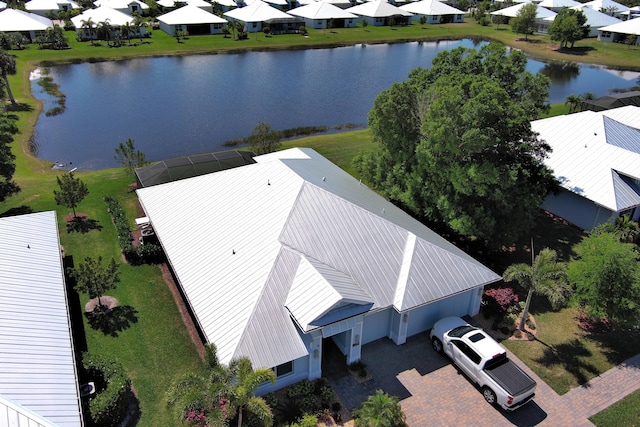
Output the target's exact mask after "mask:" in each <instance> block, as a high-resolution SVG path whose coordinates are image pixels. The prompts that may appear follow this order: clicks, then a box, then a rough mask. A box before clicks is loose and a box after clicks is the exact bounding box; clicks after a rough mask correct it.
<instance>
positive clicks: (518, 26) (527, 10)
mask: <svg viewBox="0 0 640 427" xmlns="http://www.w3.org/2000/svg"><path fill="white" fill-rule="evenodd" d="M537 13H538V5H537V4H535V3H527V4H525V5H524V6H522V7H521V8H520V10H519V11H518V13H517V14H516V16H515V18H513V19H512V20H511V29H512V30H513V31H515V32H516V33H517V34H524V39H525V40H528V36H529V34H533V32H534V31H535V29H536V14H537Z"/></svg>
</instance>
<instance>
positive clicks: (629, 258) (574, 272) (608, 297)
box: [567, 232, 640, 324]
mask: <svg viewBox="0 0 640 427" xmlns="http://www.w3.org/2000/svg"><path fill="white" fill-rule="evenodd" d="M636 248H637V247H636V246H635V245H634V244H633V243H624V242H621V241H620V237H619V236H618V235H616V234H614V233H606V232H605V233H592V234H590V235H589V236H587V237H585V238H584V239H583V240H582V241H581V242H580V243H578V244H577V245H575V246H574V247H573V250H574V252H575V253H576V259H574V260H572V261H571V262H570V263H569V269H568V272H567V273H568V276H569V280H570V282H571V284H572V285H573V286H574V287H575V297H576V299H577V301H578V303H579V304H580V305H581V306H582V307H583V308H584V309H585V310H586V312H587V313H588V314H589V315H590V316H593V317H601V318H607V319H609V320H612V321H614V322H619V323H632V324H637V323H636V322H637V321H638V319H639V318H640V264H639V263H638V253H637V252H636Z"/></svg>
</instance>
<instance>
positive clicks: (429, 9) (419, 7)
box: [400, 0, 464, 15]
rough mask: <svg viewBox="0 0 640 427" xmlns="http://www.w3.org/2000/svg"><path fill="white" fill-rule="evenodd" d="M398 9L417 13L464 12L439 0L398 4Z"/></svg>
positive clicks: (441, 13)
mask: <svg viewBox="0 0 640 427" xmlns="http://www.w3.org/2000/svg"><path fill="white" fill-rule="evenodd" d="M400 9H402V10H406V11H407V12H411V13H415V14H418V15H464V12H463V11H461V10H458V9H456V8H455V7H451V6H449V5H448V4H445V3H442V2H441V1H439V0H422V1H418V2H413V3H409V4H406V5H404V6H400Z"/></svg>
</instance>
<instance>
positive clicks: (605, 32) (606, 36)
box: [602, 31, 611, 39]
mask: <svg viewBox="0 0 640 427" xmlns="http://www.w3.org/2000/svg"><path fill="white" fill-rule="evenodd" d="M602 37H604V38H606V39H608V38H609V37H611V31H603V32H602Z"/></svg>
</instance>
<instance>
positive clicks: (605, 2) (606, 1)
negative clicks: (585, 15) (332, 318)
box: [584, 0, 629, 13]
mask: <svg viewBox="0 0 640 427" xmlns="http://www.w3.org/2000/svg"><path fill="white" fill-rule="evenodd" d="M584 5H585V6H587V7H590V8H592V9H595V10H601V9H608V8H615V10H616V13H621V12H626V11H628V10H629V8H628V7H627V6H625V5H623V4H620V3H618V2H615V1H613V0H593V1H590V2H588V3H584Z"/></svg>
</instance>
